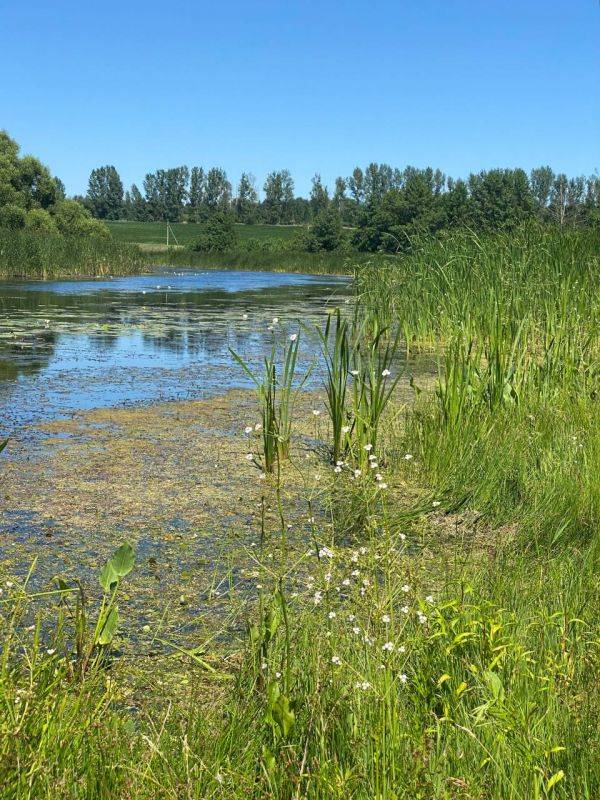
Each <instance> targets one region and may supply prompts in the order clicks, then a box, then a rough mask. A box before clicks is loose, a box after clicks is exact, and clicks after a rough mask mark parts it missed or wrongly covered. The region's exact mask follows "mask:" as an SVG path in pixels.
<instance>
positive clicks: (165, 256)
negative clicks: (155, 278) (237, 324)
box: [144, 250, 381, 275]
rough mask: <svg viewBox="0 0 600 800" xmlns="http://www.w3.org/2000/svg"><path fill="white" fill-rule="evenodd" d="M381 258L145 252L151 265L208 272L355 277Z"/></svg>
mask: <svg viewBox="0 0 600 800" xmlns="http://www.w3.org/2000/svg"><path fill="white" fill-rule="evenodd" d="M379 258H381V257H380V256H372V255H370V256H369V257H367V256H364V257H361V256H349V255H348V254H345V253H302V252H296V251H282V252H265V251H262V250H236V251H232V252H227V253H194V252H192V251H190V250H171V251H170V252H169V253H165V252H145V253H144V259H145V260H146V262H147V263H149V264H157V265H158V264H161V265H162V264H168V265H178V266H182V267H187V266H190V267H203V268H206V269H238V270H268V271H269V272H300V273H306V274H315V275H352V274H353V273H354V269H355V266H356V263H357V261H359V263H363V264H364V263H367V262H368V261H371V260H377V259H379Z"/></svg>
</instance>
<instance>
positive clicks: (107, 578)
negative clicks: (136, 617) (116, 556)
mask: <svg viewBox="0 0 600 800" xmlns="http://www.w3.org/2000/svg"><path fill="white" fill-rule="evenodd" d="M98 580H99V581H100V586H101V587H102V588H103V589H104V591H105V592H111V591H112V590H113V588H114V587H115V586H116V585H117V583H118V582H119V576H118V575H117V573H116V571H115V568H114V567H113V563H112V559H109V560H108V561H107V562H106V564H105V565H104V566H103V567H102V572H101V573H100V576H99V578H98Z"/></svg>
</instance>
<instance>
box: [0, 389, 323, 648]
mask: <svg viewBox="0 0 600 800" xmlns="http://www.w3.org/2000/svg"><path fill="white" fill-rule="evenodd" d="M314 402H315V398H314V397H311V396H305V397H303V398H302V401H301V403H300V405H299V408H298V417H299V418H300V421H299V426H300V428H299V430H300V433H301V434H302V428H304V435H300V437H298V438H297V441H298V444H297V453H296V456H297V457H301V458H302V459H303V461H304V463H310V462H307V461H306V459H315V463H316V459H317V456H316V455H315V454H314V446H311V445H314V439H312V438H310V434H311V432H314V425H315V422H314V420H315V418H314V417H313V416H312V415H311V413H310V410H311V405H312V404H313V403H314ZM319 402H320V403H321V404H322V401H321V400H319ZM321 407H322V406H321ZM302 420H303V421H304V422H302ZM257 421H258V416H257V407H256V399H255V397H254V395H253V394H252V393H250V392H244V391H241V390H240V391H231V392H230V393H228V394H226V395H224V396H222V397H218V398H212V399H210V400H200V401H189V402H177V403H160V404H155V405H150V406H137V407H134V408H105V409H97V410H94V411H88V412H80V413H77V414H75V415H74V416H73V418H72V419H70V420H60V421H54V422H51V423H46V424H45V425H41V426H37V427H38V428H39V430H40V431H41V432H43V434H44V436H43V437H39V438H38V439H37V444H35V445H34V446H32V443H31V441H28V442H27V443H20V442H19V441H14V442H11V443H10V444H9V448H8V458H5V459H4V460H3V462H2V500H1V508H0V550H1V557H0V577H2V578H3V579H4V580H6V579H7V578H8V577H9V576H13V577H16V578H17V579H19V578H20V579H22V578H23V576H25V575H26V574H27V571H28V570H29V569H30V566H31V564H32V563H33V561H34V559H37V563H36V566H35V570H34V573H33V576H32V583H31V585H32V586H33V587H34V588H35V589H42V588H47V587H48V585H49V582H51V580H52V578H53V576H56V575H60V576H62V577H64V578H66V579H67V580H68V579H73V578H74V577H77V578H78V579H81V580H82V581H83V583H84V586H85V587H86V590H87V591H88V592H90V594H91V595H92V596H93V595H94V594H96V593H97V592H98V585H97V580H96V576H97V573H98V570H99V568H100V567H101V565H102V564H103V563H104V561H105V559H106V558H107V557H108V556H109V555H110V553H111V552H112V551H113V550H114V549H115V548H116V547H117V546H118V545H119V544H121V543H122V542H123V541H129V542H130V543H131V544H132V545H133V546H134V547H135V549H136V568H135V570H134V572H133V573H132V575H131V576H130V578H128V580H127V585H126V587H125V596H124V598H123V603H124V607H126V608H127V613H125V615H124V616H125V619H126V628H127V634H128V636H133V637H135V635H136V631H139V630H141V629H142V628H143V627H144V626H145V625H151V626H152V628H153V629H154V627H155V626H156V625H157V624H158V622H159V620H163V618H164V620H167V622H164V623H163V624H164V625H165V626H166V627H168V628H169V629H170V630H171V632H174V631H177V632H179V633H181V635H182V636H183V637H184V638H185V637H189V636H190V635H191V634H194V633H195V632H198V629H199V628H203V627H204V626H205V625H206V624H207V621H208V620H210V626H213V627H214V626H215V624H216V623H215V619H219V617H220V616H221V617H222V616H223V615H225V614H229V613H231V609H232V605H235V600H236V599H239V600H240V601H241V602H244V599H245V598H246V597H248V598H250V597H256V590H255V584H256V578H257V575H258V573H257V572H256V570H255V568H254V567H255V565H254V562H253V559H252V557H251V553H252V547H254V546H255V545H256V543H257V541H258V537H259V535H260V529H261V524H262V521H263V519H264V520H265V521H266V525H267V527H269V526H270V527H271V528H272V529H277V527H278V524H279V523H278V521H277V519H276V514H275V508H274V504H273V507H271V505H270V503H269V501H268V500H267V501H265V500H264V497H265V493H267V494H268V489H267V487H265V482H264V481H262V480H260V472H259V471H258V470H257V469H256V468H255V467H254V466H253V465H252V464H250V463H249V462H248V460H247V459H246V457H245V456H246V454H247V453H248V451H249V450H250V449H253V444H254V450H256V444H255V443H253V442H252V441H251V440H249V437H248V436H247V435H246V434H245V433H244V427H245V426H247V425H252V424H254V423H256V422H257ZM303 450H304V451H305V452H302V451H303ZM285 502H286V508H289V509H290V510H291V511H292V513H294V515H295V516H296V514H295V512H297V516H296V518H297V519H298V520H302V519H303V518H304V519H305V518H306V515H305V506H304V504H303V503H302V501H301V499H300V498H299V497H298V496H295V495H294V492H293V487H292V488H290V489H289V490H288V491H287V493H286V500H285ZM263 509H264V510H263ZM301 527H302V526H301V525H300V526H298V529H297V536H298V538H299V539H301V538H303V535H304V534H303V532H302V530H301ZM291 535H292V536H293V535H294V534H293V533H292V534H291ZM274 539H276V537H274ZM274 546H275V547H276V546H277V544H276V542H274ZM237 619H238V624H239V619H240V617H239V614H238V615H237Z"/></svg>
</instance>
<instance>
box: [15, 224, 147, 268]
mask: <svg viewBox="0 0 600 800" xmlns="http://www.w3.org/2000/svg"><path fill="white" fill-rule="evenodd" d="M53 221H54V220H52V222H53ZM91 221H92V222H94V221H95V220H91ZM144 264H145V261H144V259H143V258H142V256H141V254H140V252H139V251H138V250H137V248H136V247H134V246H133V245H127V244H123V243H121V242H115V241H113V239H112V237H110V236H109V237H102V238H98V237H95V236H61V235H59V234H57V233H56V229H55V230H54V232H52V231H47V232H46V231H38V230H35V231H31V230H28V229H27V228H26V229H25V230H23V231H9V230H6V229H2V228H0V275H2V276H5V277H11V278H47V277H51V276H55V277H65V276H72V275H86V276H89V275H109V274H112V275H114V274H131V273H134V272H140V271H141V270H142V269H143V267H144Z"/></svg>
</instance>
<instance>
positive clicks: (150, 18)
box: [0, 0, 600, 193]
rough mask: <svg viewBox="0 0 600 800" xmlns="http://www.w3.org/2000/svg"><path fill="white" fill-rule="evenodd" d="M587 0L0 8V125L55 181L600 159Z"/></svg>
mask: <svg viewBox="0 0 600 800" xmlns="http://www.w3.org/2000/svg"><path fill="white" fill-rule="evenodd" d="M599 53H600V5H599V3H598V0H544V1H542V0H396V1H395V2H393V1H388V2H383V1H381V2H379V1H378V0H375V1H371V2H356V0H339V1H338V2H330V1H329V0H320V2H314V1H313V0H301V1H300V0H281V1H280V2H264V1H262V0H258V1H256V0H254V1H253V2H239V1H238V0H225V1H224V2H215V1H214V0H213V2H204V0H195V1H194V0H189V2H181V1H180V0H169V2H158V0H144V1H143V2H138V0H136V1H135V2H132V1H131V0H120V1H119V2H114V0H102V1H101V2H100V1H98V2H85V1H84V2H81V0H78V2H65V0H52V1H50V0H28V2H23V0H0V128H2V127H4V128H6V130H7V131H8V132H9V133H10V134H11V135H12V136H13V137H14V138H16V139H17V140H18V141H19V142H20V143H21V145H22V147H23V151H24V152H30V153H32V154H34V155H37V156H39V157H40V158H41V159H42V160H43V161H44V162H45V163H47V164H48V166H49V167H50V168H51V169H52V171H53V172H54V173H55V174H57V175H58V176H59V177H61V178H62V179H63V180H64V182H65V184H66V187H67V191H68V192H69V193H80V192H84V191H85V188H86V186H87V178H88V175H89V173H90V170H91V169H92V168H94V167H96V166H100V165H102V164H114V165H115V166H116V167H117V169H118V170H119V172H120V173H121V176H122V178H123V180H124V182H125V184H126V185H128V184H130V183H131V182H132V181H135V182H137V183H139V184H141V181H142V179H143V176H144V174H145V173H146V172H147V171H149V170H154V169H157V168H160V167H171V166H178V165H180V164H188V165H189V166H192V165H194V164H198V165H203V166H222V167H224V168H225V169H226V170H227V173H228V175H229V178H230V180H233V181H234V182H236V181H237V180H238V178H239V175H240V173H241V172H242V171H243V170H248V171H251V172H253V173H254V174H255V175H256V177H257V182H258V184H259V185H260V186H262V183H263V181H264V177H265V175H266V173H267V172H268V171H270V170H271V169H282V168H287V169H289V170H290V171H291V173H292V175H293V177H294V179H295V181H296V189H297V191H298V193H306V192H307V191H308V188H309V186H310V178H311V176H312V175H313V174H314V173H315V172H317V171H318V172H320V173H321V174H322V176H323V179H324V180H325V181H326V182H327V183H328V184H330V185H331V184H332V183H333V180H334V178H335V176H336V175H348V174H349V173H350V172H351V170H352V169H353V167H354V166H355V165H361V166H365V165H366V164H367V163H368V162H369V161H385V162H388V163H390V164H392V166H398V167H403V166H405V165H406V164H413V165H415V166H426V165H431V166H433V167H437V166H439V167H441V168H442V169H443V170H445V171H446V172H447V173H448V174H451V175H455V176H457V177H458V176H461V175H462V176H464V175H466V174H468V173H469V172H470V171H472V170H479V169H483V168H490V167H494V166H523V167H525V168H526V169H529V168H530V167H532V166H537V165H539V164H545V163H549V164H550V165H551V166H552V167H553V168H554V169H555V170H557V171H565V172H567V173H570V174H580V173H586V174H589V173H592V172H593V171H595V170H598V169H600V89H599V85H600V69H599V61H600V58H599Z"/></svg>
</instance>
